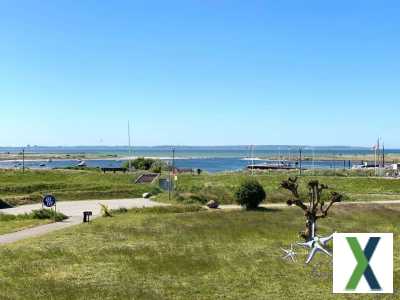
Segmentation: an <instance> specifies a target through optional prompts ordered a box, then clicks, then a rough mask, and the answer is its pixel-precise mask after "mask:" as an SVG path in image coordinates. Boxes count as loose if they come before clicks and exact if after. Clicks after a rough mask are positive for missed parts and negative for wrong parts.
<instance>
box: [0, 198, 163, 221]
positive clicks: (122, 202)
mask: <svg viewBox="0 0 400 300" xmlns="http://www.w3.org/2000/svg"><path fill="white" fill-rule="evenodd" d="M100 203H101V204H105V205H107V206H108V207H109V208H110V209H117V208H120V207H125V208H134V207H151V206H156V205H158V206H159V205H165V204H162V203H158V202H154V201H151V200H149V199H143V198H135V199H116V200H83V201H60V202H57V211H59V212H62V213H63V214H65V215H67V216H69V217H82V214H83V212H84V211H92V212H93V215H95V216H97V215H100V213H101V207H100V205H99V204H100ZM41 208H42V205H41V204H29V205H21V206H17V207H13V208H5V209H0V213H5V214H12V215H18V214H24V213H30V212H31V211H32V210H34V209H41Z"/></svg>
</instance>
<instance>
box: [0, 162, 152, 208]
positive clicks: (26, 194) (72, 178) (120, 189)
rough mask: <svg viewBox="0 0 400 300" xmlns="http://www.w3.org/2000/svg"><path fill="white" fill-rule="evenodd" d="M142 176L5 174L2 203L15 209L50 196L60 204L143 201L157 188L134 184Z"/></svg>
mask: <svg viewBox="0 0 400 300" xmlns="http://www.w3.org/2000/svg"><path fill="white" fill-rule="evenodd" d="M138 175H139V174H136V173H135V174H123V173H116V174H113V173H107V174H103V173H101V172H100V171H98V170H27V171H26V172H25V173H22V172H21V171H20V170H18V171H13V170H1V171H0V200H3V201H4V202H6V203H9V204H11V205H20V204H27V203H34V202H39V201H40V200H41V198H42V196H43V194H46V193H53V194H54V195H55V196H56V197H57V198H58V199H59V200H81V199H111V198H125V197H141V196H142V194H143V193H145V192H149V191H151V190H154V186H152V185H148V184H144V185H143V184H141V185H139V184H134V183H133V182H134V180H135V179H136V178H137V176H138Z"/></svg>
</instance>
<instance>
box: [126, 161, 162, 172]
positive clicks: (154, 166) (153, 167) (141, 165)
mask: <svg viewBox="0 0 400 300" xmlns="http://www.w3.org/2000/svg"><path fill="white" fill-rule="evenodd" d="M131 165H132V167H134V168H135V169H136V170H144V171H149V170H150V171H152V172H154V173H161V171H163V170H167V169H168V166H167V164H166V163H165V162H164V161H162V160H160V159H152V158H144V157H138V158H136V159H134V160H131ZM123 167H124V168H128V167H129V161H126V162H125V163H124V164H123Z"/></svg>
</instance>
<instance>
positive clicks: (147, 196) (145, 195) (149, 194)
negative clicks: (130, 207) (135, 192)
mask: <svg viewBox="0 0 400 300" xmlns="http://www.w3.org/2000/svg"><path fill="white" fill-rule="evenodd" d="M150 196H151V193H143V195H142V197H143V198H146V199H147V198H150Z"/></svg>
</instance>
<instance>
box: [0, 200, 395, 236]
mask: <svg viewBox="0 0 400 300" xmlns="http://www.w3.org/2000/svg"><path fill="white" fill-rule="evenodd" d="M99 203H102V204H105V205H107V206H108V207H109V208H111V209H117V208H120V207H126V208H134V207H153V206H162V205H168V204H164V203H158V202H154V201H151V200H149V199H143V198H136V199H118V200H85V201H62V202H58V204H57V210H58V211H61V212H62V213H64V214H65V215H67V216H69V217H70V218H69V219H68V220H65V221H63V222H58V223H51V224H46V225H41V226H37V227H34V228H29V229H25V230H21V231H17V232H13V233H9V234H4V235H0V244H8V243H13V242H16V241H19V240H22V239H26V238H30V237H36V236H40V235H44V234H46V233H49V232H52V231H55V230H59V229H63V228H66V227H69V226H72V225H77V224H80V223H81V222H82V213H83V211H86V210H90V211H92V212H93V217H98V216H100V211H101V209H100V205H99ZM349 204H362V205H368V204H400V200H387V201H365V202H342V203H337V204H336V205H349ZM261 206H262V207H267V208H284V207H288V206H287V205H286V204H285V203H271V204H263V205H261ZM41 207H42V206H41V204H32V205H22V206H18V207H13V208H6V209H0V213H7V214H14V215H15V214H23V213H29V212H31V211H32V210H33V209H40V208H41ZM220 208H221V209H240V208H241V207H240V206H239V205H235V204H227V205H220Z"/></svg>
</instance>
